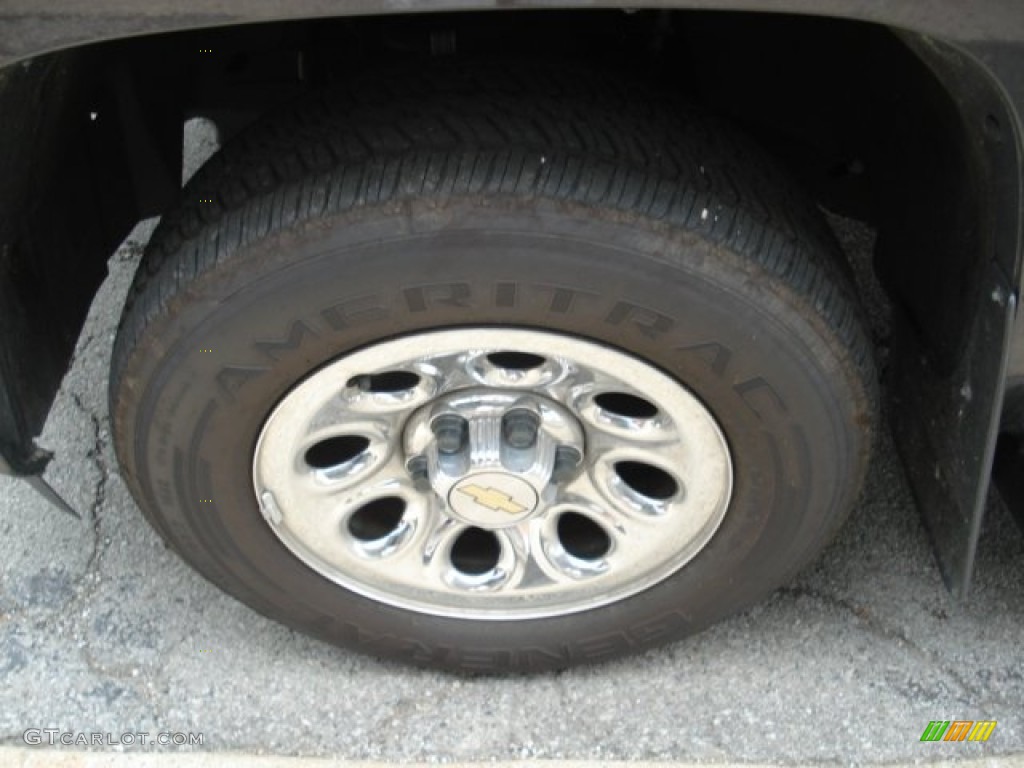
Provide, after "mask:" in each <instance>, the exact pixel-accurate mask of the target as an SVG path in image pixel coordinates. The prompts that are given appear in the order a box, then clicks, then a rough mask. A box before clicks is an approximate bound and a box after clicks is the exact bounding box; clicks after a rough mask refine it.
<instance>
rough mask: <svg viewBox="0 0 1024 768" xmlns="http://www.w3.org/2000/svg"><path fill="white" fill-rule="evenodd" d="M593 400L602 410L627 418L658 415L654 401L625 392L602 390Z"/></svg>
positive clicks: (651, 417)
mask: <svg viewBox="0 0 1024 768" xmlns="http://www.w3.org/2000/svg"><path fill="white" fill-rule="evenodd" d="M594 402H595V403H597V406H598V407H599V408H600V409H601V410H602V411H607V412H608V413H611V414H613V415H615V416H625V417H626V418H629V419H653V418H654V417H655V416H657V415H658V406H656V405H655V404H654V403H652V402H650V401H649V400H644V399H643V398H642V397H637V396H636V395H629V394H626V393H625V392H602V393H601V394H600V395H598V396H597V397H595V398H594Z"/></svg>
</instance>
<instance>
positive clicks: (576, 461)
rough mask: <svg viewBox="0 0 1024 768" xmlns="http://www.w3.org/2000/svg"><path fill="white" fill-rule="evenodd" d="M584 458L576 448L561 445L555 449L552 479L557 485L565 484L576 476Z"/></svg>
mask: <svg viewBox="0 0 1024 768" xmlns="http://www.w3.org/2000/svg"><path fill="white" fill-rule="evenodd" d="M581 461H583V456H582V455H581V454H580V452H579V451H577V450H576V449H575V448H573V447H571V446H568V445H560V446H558V447H557V448H556V449H555V466H554V467H553V468H552V470H551V479H552V480H553V481H554V482H556V483H564V482H566V481H567V480H569V479H570V478H572V476H573V475H575V474H576V469H577V468H578V467H579V465H580V462H581Z"/></svg>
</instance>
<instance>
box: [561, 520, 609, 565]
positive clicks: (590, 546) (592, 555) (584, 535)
mask: <svg viewBox="0 0 1024 768" xmlns="http://www.w3.org/2000/svg"><path fill="white" fill-rule="evenodd" d="M558 540H559V541H560V542H561V543H562V549H564V550H565V551H566V552H568V553H569V554H570V555H572V556H573V557H576V558H579V559H580V560H597V559H599V558H602V557H604V556H605V555H606V554H608V550H610V549H611V547H612V540H611V538H610V537H609V536H608V534H607V532H605V530H604V528H602V527H601V526H600V525H598V524H597V523H595V522H594V521H593V520H591V519H590V518H589V517H587V516H586V515H582V514H580V513H579V512H565V513H563V514H562V515H561V516H560V517H559V518H558Z"/></svg>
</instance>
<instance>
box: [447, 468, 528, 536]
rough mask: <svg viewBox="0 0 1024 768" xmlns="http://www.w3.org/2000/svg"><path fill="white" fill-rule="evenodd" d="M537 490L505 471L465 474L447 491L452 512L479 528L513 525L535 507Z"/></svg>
mask: <svg viewBox="0 0 1024 768" xmlns="http://www.w3.org/2000/svg"><path fill="white" fill-rule="evenodd" d="M538 501H539V499H538V497H537V492H536V491H535V490H534V489H533V486H531V485H530V484H529V483H528V482H526V481H525V480H523V479H522V478H519V477H516V476H515V475H512V474H509V473H507V472H480V473H477V474H475V475H469V476H468V477H464V478H463V479H461V480H460V481H459V482H457V483H455V485H453V486H452V489H451V491H450V492H449V493H448V507H449V509H451V511H452V514H453V515H454V516H455V517H457V518H459V519H460V520H462V521H463V522H465V523H469V524H470V525H476V526H480V527H481V528H504V527H506V526H509V525H515V524H516V523H518V522H519V521H520V520H523V519H525V518H527V517H529V516H530V515H531V514H533V512H534V510H536V509H537V502H538Z"/></svg>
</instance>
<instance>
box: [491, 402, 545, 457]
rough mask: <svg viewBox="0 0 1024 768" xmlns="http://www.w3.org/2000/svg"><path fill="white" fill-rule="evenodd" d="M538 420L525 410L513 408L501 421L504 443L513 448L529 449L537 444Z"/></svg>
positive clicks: (535, 415) (534, 415)
mask: <svg viewBox="0 0 1024 768" xmlns="http://www.w3.org/2000/svg"><path fill="white" fill-rule="evenodd" d="M539 427H540V418H539V417H538V416H537V414H536V413H534V412H533V411H529V410H527V409H526V408H514V409H513V410H511V411H509V412H508V413H506V414H505V416H504V417H503V418H502V420H501V430H502V433H503V434H504V436H505V441H506V442H507V443H508V444H509V445H510V446H511V447H513V448H518V449H520V450H521V449H524V448H530V447H532V446H533V444H534V443H536V442H537V429H538V428H539Z"/></svg>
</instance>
